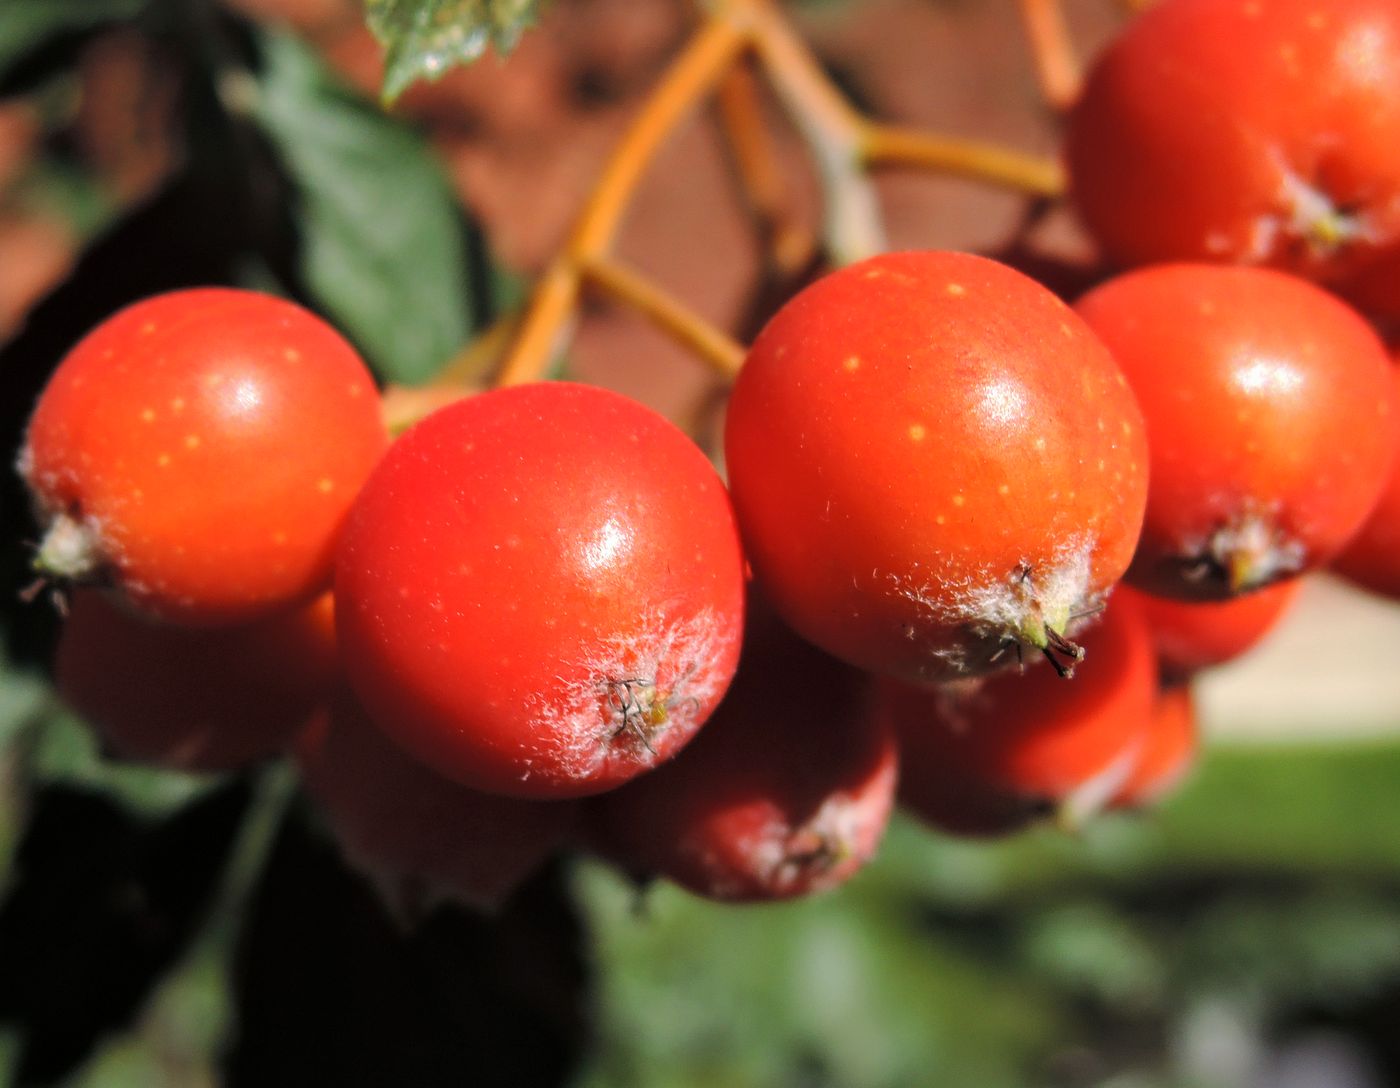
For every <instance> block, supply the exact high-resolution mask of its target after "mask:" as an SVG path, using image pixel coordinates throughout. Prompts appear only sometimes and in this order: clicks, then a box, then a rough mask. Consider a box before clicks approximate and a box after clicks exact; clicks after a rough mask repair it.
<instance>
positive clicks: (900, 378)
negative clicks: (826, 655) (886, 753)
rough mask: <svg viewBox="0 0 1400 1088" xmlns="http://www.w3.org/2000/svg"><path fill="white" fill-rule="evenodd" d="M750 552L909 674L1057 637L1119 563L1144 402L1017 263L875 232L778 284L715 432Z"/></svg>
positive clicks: (1139, 464) (807, 614)
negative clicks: (838, 264) (878, 241)
mask: <svg viewBox="0 0 1400 1088" xmlns="http://www.w3.org/2000/svg"><path fill="white" fill-rule="evenodd" d="M725 449H726V455H727V459H728V467H729V474H730V482H731V487H732V489H733V494H734V502H735V507H736V509H737V511H738V513H739V518H740V524H741V527H742V530H743V533H744V539H745V543H746V545H747V547H748V549H749V558H750V560H751V562H752V563H753V566H754V571H755V573H756V575H757V576H758V578H759V580H760V581H761V583H762V584H763V586H764V588H765V590H766V591H767V592H768V594H769V595H770V596H771V597H772V599H773V601H774V604H775V606H776V607H777V609H778V610H779V612H780V613H781V614H782V615H783V617H784V618H785V619H786V620H787V621H788V622H789V623H791V624H792V626H793V627H794V628H795V629H796V630H797V631H798V632H799V633H800V634H801V635H803V636H804V637H805V638H808V639H810V640H812V641H813V642H815V643H816V644H817V645H819V646H821V647H822V648H823V649H825V650H827V651H828V652H830V653H832V654H834V655H836V656H837V657H840V658H843V659H844V660H847V661H850V662H851V663H853V664H856V665H859V666H860V667H862V668H867V669H871V670H874V671H877V672H885V673H889V674H892V675H896V676H902V677H905V678H907V679H911V680H915V681H930V680H942V679H947V678H951V677H957V676H968V675H976V674H979V673H984V672H987V671H990V670H993V669H996V668H998V667H1001V666H1004V665H1006V664H1015V663H1016V662H1017V661H1018V660H1019V659H1020V658H1021V657H1022V656H1023V653H1024V652H1025V651H1026V650H1029V651H1030V652H1032V653H1041V652H1043V653H1044V654H1045V655H1046V656H1048V657H1050V658H1051V659H1052V660H1053V661H1055V662H1056V664H1057V666H1058V667H1059V668H1060V670H1061V671H1062V672H1065V673H1068V672H1069V671H1070V670H1071V669H1072V668H1073V666H1074V664H1075V663H1076V662H1077V660H1078V658H1079V656H1080V655H1079V650H1078V647H1076V646H1075V645H1074V644H1073V643H1072V642H1071V641H1070V640H1071V638H1072V637H1073V636H1074V632H1075V630H1076V629H1077V628H1078V627H1080V626H1081V625H1082V623H1083V620H1084V618H1085V617H1087V616H1089V615H1092V614H1093V612H1094V611H1095V610H1096V609H1097V608H1098V607H1099V606H1100V605H1101V603H1102V601H1103V599H1104V596H1105V593H1106V592H1107V590H1108V588H1109V587H1110V586H1111V585H1112V584H1113V583H1114V582H1115V581H1117V579H1118V578H1119V577H1120V576H1121V575H1122V572H1123V571H1124V570H1125V569H1126V567H1127V565H1128V561H1129V559H1130V557H1131V555H1132V552H1133V548H1134V546H1135V544H1136V542H1137V534H1138V529H1139V527H1140V525H1141V521H1142V511H1143V504H1144V501H1145V499H1146V493H1147V447H1146V439H1145V437H1144V431H1143V425H1142V416H1141V413H1140V412H1139V410H1138V407H1137V404H1136V402H1135V401H1134V399H1133V395H1132V393H1131V391H1130V390H1129V389H1128V387H1127V385H1126V383H1125V381H1124V379H1123V375H1122V374H1121V373H1120V372H1119V370H1118V368H1117V366H1116V365H1115V363H1114V361H1113V359H1112V358H1111V357H1110V356H1109V354H1108V352H1107V351H1106V350H1105V349H1104V347H1103V345H1102V344H1100V343H1099V341H1098V339H1097V338H1096V337H1095V336H1094V335H1093V333H1092V332H1091V331H1090V330H1089V329H1088V327H1087V326H1086V325H1085V324H1084V323H1083V322H1082V321H1081V320H1080V319H1079V318H1078V316H1077V315H1076V314H1075V313H1074V312H1073V311H1072V310H1071V309H1070V308H1069V307H1067V306H1066V305H1064V303H1062V302H1061V301H1060V300H1059V299H1058V298H1056V297H1055V296H1054V295H1053V294H1051V293H1050V292H1049V291H1047V290H1046V289H1045V288H1043V287H1041V286H1040V285H1039V284H1037V283H1035V282H1034V281H1033V280H1031V279H1029V278H1027V277H1026V276H1023V275H1021V274H1020V273H1019V272H1016V271H1014V270H1013V269H1010V268H1008V267H1006V266H1005V265H1001V264H998V263H997V262H995V261H990V260H987V259H985V258H981V257H975V256H972V255H969V254H964V253H939V252H924V253H890V254H885V255H883V256H880V257H875V258H873V259H871V260H868V261H864V262H861V263H859V264H855V265H851V266H849V267H847V268H843V269H841V270H839V271H837V272H835V273H832V274H831V275H829V276H827V277H825V278H824V279H822V280H819V281H818V282H817V283H815V284H813V285H812V286H810V287H808V288H807V289H806V290H805V291H803V292H802V293H800V294H799V295H797V296H796V297H795V298H794V299H792V300H791V301H790V302H789V303H788V304H787V305H786V306H784V307H783V309H782V310H780V311H779V312H778V314H777V315H776V316H775V317H774V318H773V319H772V321H770V322H769V324H768V325H767V327H766V328H765V329H764V330H763V332H762V333H761V334H760V335H759V337H758V339H757V341H756V342H755V343H754V346H753V349H752V350H751V351H750V353H749V356H748V359H747V361H746V362H745V364H744V367H743V370H742V372H741V373H740V375H739V378H738V381H737V383H736V385H735V388H734V393H733V396H732V398H731V401H730V407H729V416H728V422H727V425H726V433H725Z"/></svg>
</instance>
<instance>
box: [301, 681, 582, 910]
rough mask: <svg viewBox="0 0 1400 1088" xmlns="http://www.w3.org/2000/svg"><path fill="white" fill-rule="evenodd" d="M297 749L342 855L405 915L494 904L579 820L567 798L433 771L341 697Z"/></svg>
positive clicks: (309, 789) (351, 701)
mask: <svg viewBox="0 0 1400 1088" xmlns="http://www.w3.org/2000/svg"><path fill="white" fill-rule="evenodd" d="M296 754H297V762H298V765H299V766H300V769H301V773H302V778H303V781H304V782H305V784H306V789H307V792H308V793H309V794H310V795H311V797H312V798H313V799H314V800H315V801H316V802H317V803H318V804H319V805H320V806H321V808H322V810H323V811H324V813H325V815H326V819H327V821H328V822H329V824H330V826H331V830H332V831H333V832H334V834H335V837H336V840H337V841H338V842H339V844H340V847H341V849H342V851H344V853H345V856H346V859H347V860H348V861H349V862H350V863H351V864H352V865H354V866H355V867H356V868H358V869H360V870H361V871H362V872H364V873H366V874H367V875H368V876H370V877H371V878H372V879H373V880H374V881H376V883H377V884H378V885H379V887H380V890H381V891H382V892H383V893H384V894H385V896H386V898H387V899H388V900H389V902H390V903H391V904H393V905H395V906H397V907H401V908H404V909H405V910H408V911H410V912H421V911H423V910H427V909H430V908H431V907H433V906H434V905H436V904H437V903H438V902H439V901H442V900H452V901H455V902H459V903H463V904H466V905H468V906H472V907H476V908H479V909H490V908H494V907H498V906H500V905H501V903H502V902H503V901H504V900H505V899H506V897H507V896H508V895H509V894H510V892H511V891H512V890H513V889H514V888H515V887H516V886H517V885H518V884H519V883H520V882H521V881H522V880H524V879H525V878H526V877H527V876H529V875H530V873H531V872H533V871H534V870H535V869H537V868H538V867H539V866H540V865H541V864H542V863H543V862H544V861H545V860H546V859H547V858H548V857H549V856H550V854H552V853H553V852H554V851H555V850H557V849H558V848H559V847H560V846H561V845H562V844H563V842H564V840H565V839H566V837H567V836H568V835H569V833H570V832H571V831H572V829H573V827H574V824H575V822H576V820H577V816H578V806H577V804H576V803H574V802H569V801H519V800H515V799H513V798H508V797H497V796H494V795H492V794H488V793H479V792H477V791H476V790H470V789H467V788H466V787H465V786H459V785H458V784H457V783H456V782H451V781H448V780H447V779H445V778H443V777H442V776H441V775H438V774H434V773H433V772H432V771H430V770H429V769H428V768H426V767H424V766H423V765H422V764H421V763H418V762H416V761H415V760H413V759H411V758H410V757H409V756H408V755H407V754H405V753H404V752H403V750H402V749H400V748H399V747H398V746H397V745H395V744H393V743H391V742H390V741H389V740H388V738H386V737H385V736H384V735H383V733H381V732H380V731H379V729H377V728H376V727H375V726H374V725H373V723H371V722H370V720H369V718H368V717H367V716H366V715H365V712H364V711H363V710H362V709H361V708H360V706H359V705H358V704H357V703H356V702H355V700H354V699H353V698H352V697H350V696H349V695H347V694H343V693H342V694H341V695H340V697H338V698H337V699H336V700H335V701H334V703H333V705H332V708H331V710H330V712H329V714H328V715H325V716H323V717H322V719H321V721H320V722H318V723H317V726H316V728H314V729H312V730H310V731H308V733H307V734H306V736H305V737H304V738H303V739H302V741H301V742H299V743H298V745H297V748H296Z"/></svg>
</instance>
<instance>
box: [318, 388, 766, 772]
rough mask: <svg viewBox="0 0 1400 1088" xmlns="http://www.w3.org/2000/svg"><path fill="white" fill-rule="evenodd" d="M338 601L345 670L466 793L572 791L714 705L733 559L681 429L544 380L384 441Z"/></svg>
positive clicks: (725, 511) (734, 615)
mask: <svg viewBox="0 0 1400 1088" xmlns="http://www.w3.org/2000/svg"><path fill="white" fill-rule="evenodd" d="M336 601H337V609H338V610H337V616H336V619H337V625H338V628H339V634H340V641H341V649H342V653H343V655H344V659H345V661H346V664H347V673H348V676H349V679H350V682H351V684H352V686H353V687H354V688H355V690H356V693H357V694H358V695H359V696H360V698H361V699H362V700H363V701H364V704H365V706H366V709H367V710H368V711H369V712H370V714H371V716H372V717H373V719H374V720H375V721H376V722H377V723H378V724H379V725H380V726H381V728H383V729H385V730H386V731H388V733H389V734H390V736H392V737H393V739H394V740H396V741H397V742H398V743H400V744H402V745H403V746H404V747H405V748H406V749H407V750H408V751H409V752H410V753H411V754H413V755H415V756H416V757H417V758H419V759H421V760H422V761H423V762H424V763H426V764H428V766H430V767H432V768H433V769H434V770H436V771H437V772H438V773H440V774H443V775H446V776H447V777H449V778H452V779H454V780H457V781H459V782H462V783H463V784H465V785H469V786H473V787H475V788H477V789H483V790H488V791H492V792H497V793H503V794H511V795H516V796H520V797H540V798H545V797H561V796H581V795H584V794H588V793H596V792H600V791H602V790H606V789H611V788H613V787H615V786H617V785H620V784H621V783H622V782H624V781H626V780H627V779H628V778H631V777H632V776H634V775H636V774H638V773H640V772H641V771H644V770H646V769H647V768H649V767H651V766H653V765H654V764H656V763H658V762H660V761H662V760H664V759H666V758H668V757H669V756H671V755H673V754H674V753H675V752H676V751H678V750H679V749H680V748H681V746H682V745H684V744H685V743H686V741H688V740H689V739H690V737H691V735H692V734H693V733H694V732H695V730H696V729H698V728H699V727H700V725H701V723H702V722H703V721H704V720H705V718H706V717H708V716H709V714H710V711H711V710H713V709H714V707H715V705H716V704H717V703H718V702H719V699H720V697H721V696H722V695H723V694H724V689H725V687H726V686H727V685H728V683H729V680H730V678H731V676H732V675H733V672H734V668H735V665H736V664H737V661H738V656H739V638H740V634H741V631H742V626H743V612H744V587H743V556H742V554H741V552H740V548H739V540H738V531H737V529H736V527H735V524H734V517H733V512H732V510H731V509H730V505H729V499H728V496H727V494H726V493H725V490H724V485H723V484H722V483H721V482H720V480H719V477H718V476H717V475H716V473H715V470H714V468H713V467H712V466H711V465H710V463H709V462H708V461H707V460H706V459H705V457H704V455H703V454H702V453H701V452H700V450H699V449H698V448H697V447H696V446H695V444H694V443H693V442H691V441H690V439H688V438H687V437H686V436H685V435H684V434H682V433H681V432H680V431H679V430H677V429H676V428H675V427H674V426H673V425H672V424H670V423H669V422H667V421H666V420H665V419H663V418H662V417H661V416H659V415H657V414H656V413H655V412H652V411H651V410H650V409H648V408H645V407H643V406H642V405H640V404H637V403H636V402H635V401H631V400H629V399H627V398H626V397H622V396H619V395H618V394H616V393H611V392H608V391H607V390H603V389H597V388H594V387H590V386H581V385H573V384H570V383H565V382H547V383H540V384H537V385H527V386H519V387H515V388H512V389H502V390H497V391H495V392H491V393H485V394H482V395H480V396H477V397H472V398H469V399H467V400H463V401H460V402H458V403H457V404H454V405H451V406H449V407H447V408H444V409H442V410H440V411H438V412H436V413H434V414H432V415H430V416H428V417H427V418H426V419H424V420H423V421H422V422H421V423H419V424H417V425H416V426H415V427H413V428H411V429H410V430H409V431H407V432H406V433H405V434H404V435H403V436H402V437H401V438H400V439H399V440H398V441H397V442H396V443H395V444H394V446H393V447H392V448H391V449H390V451H389V453H388V455H387V456H386V457H385V458H384V460H383V462H382V463H381V464H380V466H379V467H378V468H377V469H376V470H375V472H374V475H373V476H372V477H371V478H370V480H369V482H368V483H367V484H366V485H365V487H364V490H363V491H362V492H361V494H360V497H359V500H358V501H357V502H356V504H355V507H354V509H353V510H352V511H351V514H350V518H349V520H348V522H347V524H346V528H345V533H344V536H343V538H342V541H341V549H340V555H339V558H338V560H337V571H336Z"/></svg>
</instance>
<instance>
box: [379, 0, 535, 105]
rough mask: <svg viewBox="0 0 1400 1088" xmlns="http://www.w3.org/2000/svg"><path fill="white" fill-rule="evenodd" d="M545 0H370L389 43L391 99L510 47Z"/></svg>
mask: <svg viewBox="0 0 1400 1088" xmlns="http://www.w3.org/2000/svg"><path fill="white" fill-rule="evenodd" d="M538 9H539V0H365V16H366V18H367V20H368V22H369V27H370V29H371V30H372V31H374V35H375V37H377V38H378V39H379V41H380V43H381V44H382V45H383V46H384V87H383V93H384V98H385V100H386V101H389V102H392V101H393V100H394V99H395V98H397V97H398V96H399V95H400V94H402V93H403V91H404V89H405V88H407V87H408V85H409V84H411V83H413V82H414V81H415V80H417V79H424V78H427V79H436V78H437V77H439V76H441V75H442V74H443V73H444V72H446V71H447V70H448V69H450V68H451V67H453V66H454V65H458V64H468V63H470V62H471V61H474V60H476V59H477V58H478V57H479V56H481V54H482V53H484V52H485V51H486V47H487V46H489V45H494V46H495V47H496V48H497V49H498V50H500V51H501V52H505V51H506V50H508V49H510V48H511V47H512V46H514V45H515V43H516V41H517V40H518V39H519V37H520V34H521V32H522V31H523V30H524V29H525V28H526V27H527V26H529V25H530V23H532V22H533V21H534V19H535V14H536V12H537V11H538Z"/></svg>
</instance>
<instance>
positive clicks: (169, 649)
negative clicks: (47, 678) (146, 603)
mask: <svg viewBox="0 0 1400 1088" xmlns="http://www.w3.org/2000/svg"><path fill="white" fill-rule="evenodd" d="M332 611H333V610H332V604H331V596H330V594H329V593H327V594H324V595H323V596H322V597H321V598H320V600H318V601H316V602H315V603H314V604H312V605H310V606H307V607H304V608H301V609H298V610H296V611H293V612H287V613H283V614H281V615H277V616H271V617H268V618H267V619H263V620H258V621H256V622H255V623H251V624H246V625H242V626H237V627H221V628H215V629H210V630H193V631H192V630H188V629H185V628H178V627H170V626H167V625H165V624H159V623H151V622H148V621H146V620H144V619H141V618H139V617H135V616H131V615H128V614H127V613H125V612H123V611H121V610H120V609H118V608H116V607H114V606H113V605H112V603H111V602H109V601H107V600H106V599H105V598H104V597H103V596H102V594H100V593H98V592H97V591H95V590H90V589H80V590H78V591H77V592H75V593H74V594H73V598H72V604H71V608H70V612H69V616H68V619H67V621H66V622H65V623H64V626H63V632H62V634H61V636H60V638H59V641H58V651H57V654H56V657H55V661H54V674H55V681H56V683H57V685H58V691H59V694H60V695H62V696H63V698H64V700H65V701H66V702H67V703H68V704H69V705H70V706H71V707H72V708H73V709H74V710H76V711H77V712H78V713H79V714H81V715H82V716H83V717H84V718H86V719H87V720H88V722H89V723H90V724H91V725H92V726H93V727H94V728H95V729H96V730H97V732H98V734H99V735H100V736H101V738H102V740H103V742H104V745H105V747H106V748H107V749H109V750H110V751H111V752H112V754H114V755H116V756H119V757H121V758H123V759H132V760H139V761H142V762H146V763H155V764H159V765H161V766H165V767H176V768H180V769H183V770H192V771H223V770H231V769H233V768H236V767H241V766H244V765H246V764H249V763H252V762H255V761H256V760H259V759H265V758H266V757H268V756H272V755H276V754H277V753H279V752H281V751H283V750H285V749H286V748H287V747H288V746H289V745H290V744H291V742H292V740H293V739H294V738H295V737H296V735H297V734H298V733H299V732H300V731H301V730H302V729H303V728H305V727H306V725H307V722H308V721H309V720H310V719H311V716H312V714H313V713H314V712H315V710H316V708H317V707H318V706H320V705H321V703H322V702H323V701H324V700H325V699H326V698H327V697H328V695H329V694H330V692H331V689H332V686H333V682H334V678H335V675H336V654H335V631H334V620H333V618H332Z"/></svg>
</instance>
